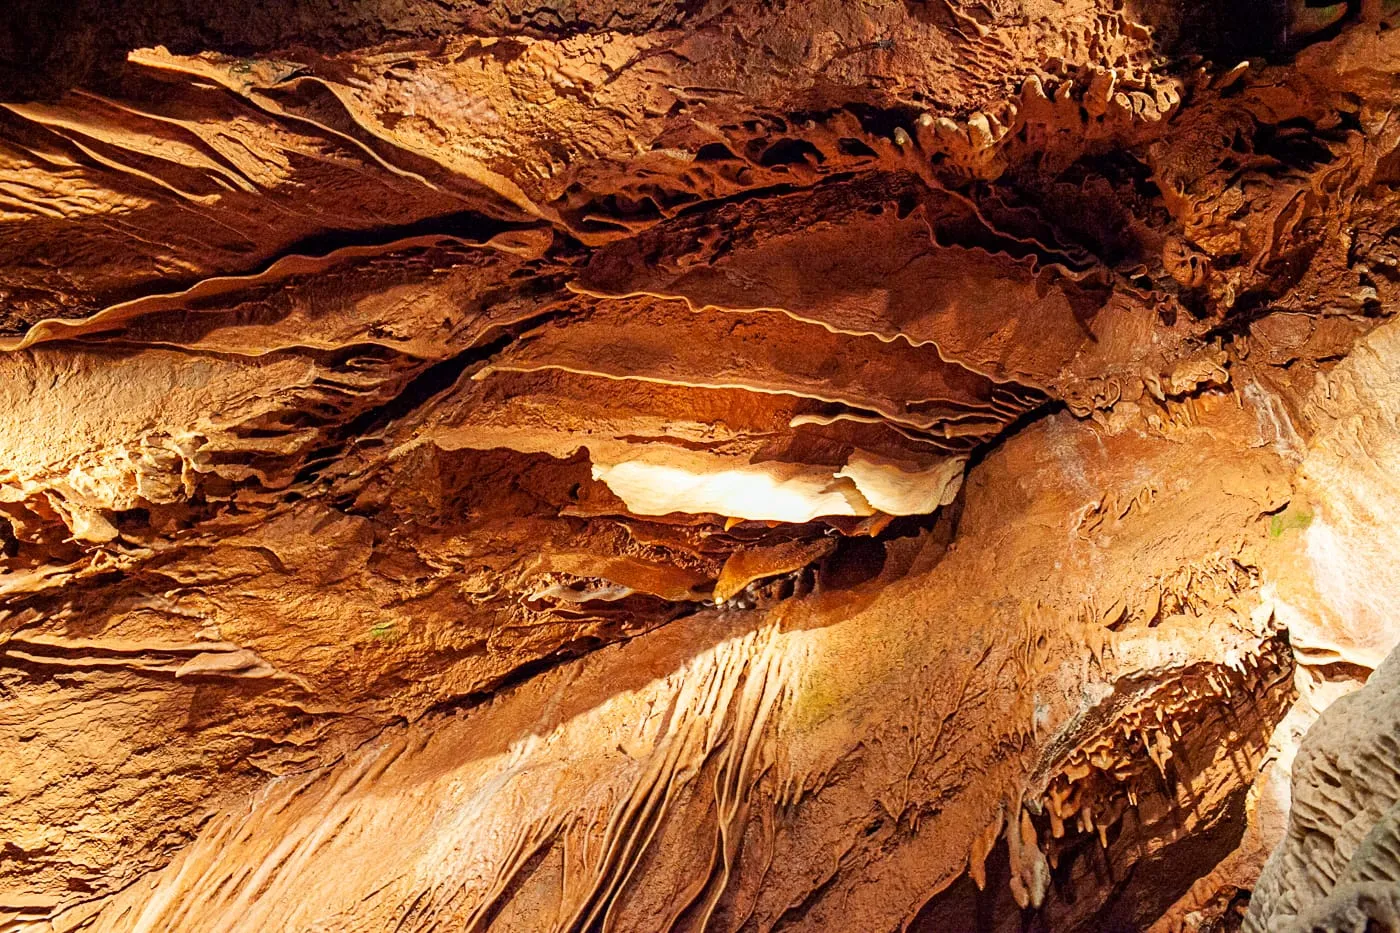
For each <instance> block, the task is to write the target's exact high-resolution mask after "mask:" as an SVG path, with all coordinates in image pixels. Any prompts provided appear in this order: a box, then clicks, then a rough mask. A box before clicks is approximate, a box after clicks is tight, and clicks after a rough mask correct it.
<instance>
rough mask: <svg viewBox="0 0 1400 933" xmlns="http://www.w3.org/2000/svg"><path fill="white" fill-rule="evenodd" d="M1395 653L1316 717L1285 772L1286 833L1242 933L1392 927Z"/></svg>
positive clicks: (1397, 730)
mask: <svg viewBox="0 0 1400 933" xmlns="http://www.w3.org/2000/svg"><path fill="white" fill-rule="evenodd" d="M1397 674H1400V654H1395V655H1392V656H1391V658H1390V659H1388V660H1387V661H1386V662H1385V663H1384V664H1382V665H1381V666H1380V667H1379V668H1378V669H1377V670H1376V672H1375V674H1373V675H1372V676H1371V679H1370V680H1369V681H1368V682H1367V684H1366V686H1365V687H1364V688H1362V689H1361V690H1359V691H1357V692H1356V693H1353V694H1351V695H1350V696H1346V697H1343V698H1342V699H1340V700H1338V701H1337V702H1336V703H1335V704H1334V705H1332V706H1331V707H1329V708H1328V709H1327V711H1326V712H1324V713H1323V714H1322V716H1321V718H1319V719H1318V721H1317V725H1316V726H1314V727H1313V729H1312V730H1311V731H1310V732H1309V733H1308V736H1307V738H1306V739H1304V741H1303V745H1302V748H1301V749H1300V750H1299V753H1298V760H1297V763H1296V764H1295V765H1294V766H1293V808H1292V811H1291V813H1290V816H1289V821H1288V834H1287V836H1285V837H1284V839H1283V841H1282V843H1281V844H1280V845H1279V848H1278V849H1277V850H1276V851H1275V852H1274V854H1273V856H1272V857H1271V858H1270V859H1269V862H1268V864H1267V865H1266V866H1265V867H1264V871H1263V874H1262V875H1260V878H1259V886H1258V888H1257V890H1256V891H1255V896H1254V899H1253V900H1252V901H1251V902H1250V910H1249V916H1248V918H1247V919H1246V922H1245V929H1246V930H1249V931H1251V933H1253V931H1262V930H1278V931H1292V930H1309V931H1310V930H1328V931H1332V930H1336V931H1352V930H1355V931H1367V930H1394V929H1400V779H1397V776H1396V771H1397V765H1400V693H1397V691H1400V677H1398V676H1397Z"/></svg>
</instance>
